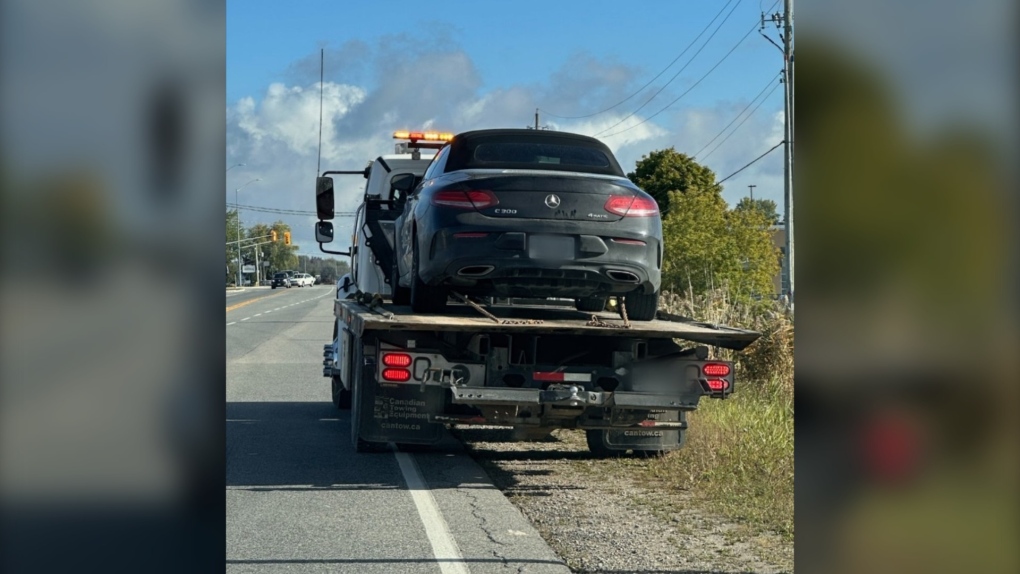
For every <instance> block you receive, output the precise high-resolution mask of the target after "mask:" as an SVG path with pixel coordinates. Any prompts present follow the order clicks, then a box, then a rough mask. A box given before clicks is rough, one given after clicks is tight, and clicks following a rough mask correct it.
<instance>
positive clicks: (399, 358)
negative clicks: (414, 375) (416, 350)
mask: <svg viewBox="0 0 1020 574" xmlns="http://www.w3.org/2000/svg"><path fill="white" fill-rule="evenodd" d="M382 362H383V364H384V365H386V366H387V367H409V366H411V355H408V354H407V353H386V354H385V355H383V358H382Z"/></svg>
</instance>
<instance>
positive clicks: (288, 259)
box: [245, 221, 298, 273]
mask: <svg viewBox="0 0 1020 574" xmlns="http://www.w3.org/2000/svg"><path fill="white" fill-rule="evenodd" d="M273 231H276V236H277V239H276V241H275V242H270V243H267V244H266V245H262V246H260V248H261V249H262V253H264V254H265V255H264V258H265V260H266V261H268V262H269V267H268V269H267V270H266V271H267V273H273V272H276V271H284V270H287V269H294V268H295V267H297V256H296V255H295V254H296V253H297V250H298V247H297V245H284V243H283V232H284V231H290V226H289V225H287V224H286V223H284V222H282V221H276V222H275V223H273V224H272V225H266V224H265V223H256V224H255V225H252V226H251V227H250V228H249V229H248V237H264V236H267V235H272V232H273ZM266 241H271V240H270V238H268V237H266V238H265V239H260V240H258V241H253V242H252V243H263V242H266ZM251 249H252V248H251V247H249V248H248V249H247V250H245V252H246V253H250V252H251Z"/></svg>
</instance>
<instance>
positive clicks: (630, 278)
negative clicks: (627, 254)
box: [606, 271, 640, 283]
mask: <svg viewBox="0 0 1020 574" xmlns="http://www.w3.org/2000/svg"><path fill="white" fill-rule="evenodd" d="M606 275H609V278H610V279H612V280H613V281H619V282H620V283H637V282H638V281H640V279H638V276H637V275H634V274H633V273H631V272H630V271H607V272H606Z"/></svg>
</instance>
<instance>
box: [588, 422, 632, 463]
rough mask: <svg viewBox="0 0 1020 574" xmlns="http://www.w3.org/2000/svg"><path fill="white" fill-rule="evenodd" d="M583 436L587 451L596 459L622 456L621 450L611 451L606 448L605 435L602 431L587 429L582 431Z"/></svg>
mask: <svg viewBox="0 0 1020 574" xmlns="http://www.w3.org/2000/svg"><path fill="white" fill-rule="evenodd" d="M584 434H585V439H587V442H588V451H589V452H591V453H592V454H593V455H595V457H596V458H612V457H616V456H622V455H623V454H624V451H622V450H613V449H611V448H609V447H608V446H606V440H605V438H606V435H605V433H604V432H603V431H602V429H589V430H586V431H584Z"/></svg>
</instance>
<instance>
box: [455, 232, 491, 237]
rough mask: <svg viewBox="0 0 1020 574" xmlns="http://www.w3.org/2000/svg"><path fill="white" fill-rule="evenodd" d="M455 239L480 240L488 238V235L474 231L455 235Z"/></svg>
mask: <svg viewBox="0 0 1020 574" xmlns="http://www.w3.org/2000/svg"><path fill="white" fill-rule="evenodd" d="M453 236H454V237H456V238H458V239H478V238H479V237H488V236H489V234H488V233H478V232H474V231H465V232H463V233H454V234H453Z"/></svg>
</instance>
